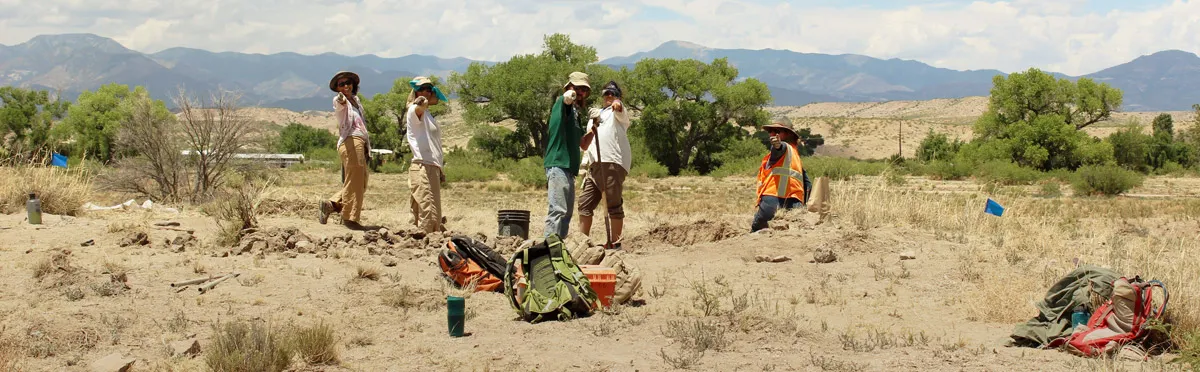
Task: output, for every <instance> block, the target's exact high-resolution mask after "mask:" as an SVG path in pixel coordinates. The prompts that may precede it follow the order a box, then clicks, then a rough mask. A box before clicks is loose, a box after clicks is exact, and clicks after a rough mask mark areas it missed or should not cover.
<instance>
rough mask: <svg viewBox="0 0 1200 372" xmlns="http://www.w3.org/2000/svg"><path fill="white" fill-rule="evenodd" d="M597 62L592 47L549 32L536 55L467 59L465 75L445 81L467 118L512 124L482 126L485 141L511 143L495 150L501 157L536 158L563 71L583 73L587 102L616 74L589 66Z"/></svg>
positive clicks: (564, 77) (543, 145) (563, 80)
mask: <svg viewBox="0 0 1200 372" xmlns="http://www.w3.org/2000/svg"><path fill="white" fill-rule="evenodd" d="M598 60H599V59H598V58H597V57H596V49H595V48H593V47H590V46H584V45H579V44H575V43H572V42H571V39H570V37H569V36H567V35H564V34H553V35H548V36H546V37H544V39H543V44H542V51H541V53H539V54H525V55H518V56H514V57H512V58H511V59H509V60H508V61H506V62H501V63H498V64H495V65H493V66H488V65H486V64H483V63H478V62H477V63H472V64H471V65H470V66H468V67H467V71H465V72H464V73H462V74H458V73H454V74H452V75H450V85H451V86H453V88H454V90H455V91H456V92H457V93H458V97H459V101H460V102H461V103H462V105H463V108H464V109H465V111H466V112H465V115H464V117H465V118H466V120H467V121H469V122H472V123H500V122H503V121H509V120H511V121H513V122H515V123H516V129H515V130H513V131H511V132H503V133H500V132H497V131H494V130H491V129H487V128H485V129H481V130H483V131H489V133H487V134H488V135H490V136H491V137H492V139H491V140H488V141H485V142H487V143H489V144H493V145H497V144H504V145H506V146H515V147H516V148H513V149H505V150H502V151H500V153H503V154H506V155H512V154H516V157H528V156H541V155H542V154H544V153H545V150H546V133H547V130H548V129H549V128H548V123H547V122H548V121H549V120H550V108H551V105H553V104H554V102H555V100H556V99H557V98H558V96H559V95H561V94H562V92H563V85H565V84H566V82H567V75H569V74H570V73H571V72H573V71H583V72H586V73H588V75H589V77H590V80H591V85H592V87H593V89H594V91H595V92H594V93H593V95H592V97H591V98H589V101H592V102H594V101H596V98H595V97H597V96H598V93H599V91H600V87H601V86H602V85H603V84H604V83H606V82H607V81H608V80H616V77H617V74H616V73H615V72H614V71H612V69H611V68H608V67H607V66H600V65H595V64H594V63H595V62H596V61H598ZM625 90H626V91H627V92H628V91H629V89H625ZM626 94H628V93H626ZM494 154H495V153H494Z"/></svg>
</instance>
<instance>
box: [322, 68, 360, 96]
mask: <svg viewBox="0 0 1200 372" xmlns="http://www.w3.org/2000/svg"><path fill="white" fill-rule="evenodd" d="M342 78H350V81H352V82H354V86H358V83H359V80H358V74H356V73H353V72H350V71H340V72H338V73H336V74H334V75H333V79H329V90H332V91H334V92H337V91H338V90H337V82H338V80H341V79H342ZM355 90H356V91H357V89H355Z"/></svg>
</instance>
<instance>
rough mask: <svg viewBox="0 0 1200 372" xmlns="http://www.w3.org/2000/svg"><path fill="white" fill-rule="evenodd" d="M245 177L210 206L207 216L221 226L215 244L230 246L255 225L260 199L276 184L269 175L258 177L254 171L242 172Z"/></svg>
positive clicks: (256, 224)
mask: <svg viewBox="0 0 1200 372" xmlns="http://www.w3.org/2000/svg"><path fill="white" fill-rule="evenodd" d="M245 177H246V178H247V180H246V181H245V182H243V183H241V184H239V185H238V186H236V187H233V188H231V189H229V190H225V191H224V196H223V197H221V198H219V199H218V200H217V201H216V202H214V205H213V206H212V207H211V208H210V210H211V212H210V213H209V214H210V215H212V216H213V219H215V220H216V222H217V226H220V229H219V230H218V231H217V235H216V243H217V245H218V246H223V247H227V246H232V245H234V244H237V243H238V241H239V240H241V239H242V235H243V232H244V231H246V229H251V228H255V227H258V215H259V213H260V207H261V205H262V203H263V201H264V200H265V199H266V198H267V196H268V190H270V189H271V188H272V187H273V185H274V184H275V179H274V178H271V177H261V178H259V177H257V175H254V174H247V175H245Z"/></svg>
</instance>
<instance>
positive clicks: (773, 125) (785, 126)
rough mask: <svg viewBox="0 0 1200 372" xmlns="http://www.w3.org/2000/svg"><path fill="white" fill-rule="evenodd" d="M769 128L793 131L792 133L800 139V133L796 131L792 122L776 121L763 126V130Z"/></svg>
mask: <svg viewBox="0 0 1200 372" xmlns="http://www.w3.org/2000/svg"><path fill="white" fill-rule="evenodd" d="M767 128H775V129H783V130H786V131H788V132H792V135H793V136H795V137H796V139H797V140H798V139H800V134H799V133H796V128H795V127H794V126H793V125H792V123H780V122H774V123H771V124H767V125H764V126H763V130H767Z"/></svg>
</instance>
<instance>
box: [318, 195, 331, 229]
mask: <svg viewBox="0 0 1200 372" xmlns="http://www.w3.org/2000/svg"><path fill="white" fill-rule="evenodd" d="M317 209H318V211H317V222H320V223H321V224H322V225H324V224H325V223H326V222H329V213H331V212H333V202H331V201H328V200H322V201H321V206H320V207H319V208H317Z"/></svg>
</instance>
